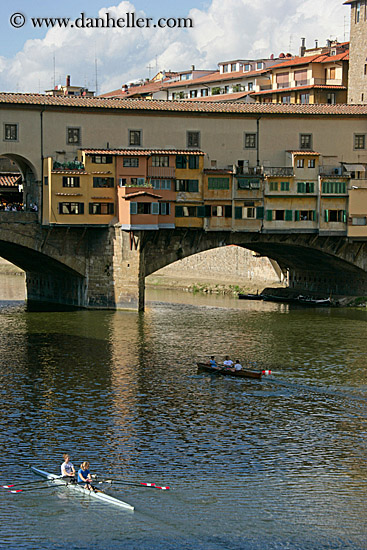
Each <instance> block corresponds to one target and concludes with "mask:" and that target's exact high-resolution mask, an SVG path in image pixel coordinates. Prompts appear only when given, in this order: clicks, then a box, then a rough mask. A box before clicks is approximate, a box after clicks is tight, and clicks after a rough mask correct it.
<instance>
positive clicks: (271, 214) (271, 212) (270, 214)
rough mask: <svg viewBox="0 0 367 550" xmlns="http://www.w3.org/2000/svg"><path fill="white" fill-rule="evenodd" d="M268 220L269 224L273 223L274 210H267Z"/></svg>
mask: <svg viewBox="0 0 367 550" xmlns="http://www.w3.org/2000/svg"><path fill="white" fill-rule="evenodd" d="M266 219H267V221H268V222H271V221H272V220H273V211H272V210H267V211H266Z"/></svg>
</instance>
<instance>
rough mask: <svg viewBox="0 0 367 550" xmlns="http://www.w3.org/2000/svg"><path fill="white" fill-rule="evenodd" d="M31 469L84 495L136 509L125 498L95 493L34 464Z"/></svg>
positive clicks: (127, 508) (128, 508)
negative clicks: (67, 481) (120, 498)
mask: <svg viewBox="0 0 367 550" xmlns="http://www.w3.org/2000/svg"><path fill="white" fill-rule="evenodd" d="M31 470H32V472H34V473H35V474H37V475H39V476H41V477H44V478H46V479H48V480H49V481H51V482H52V483H54V484H55V485H65V487H66V488H67V489H73V490H74V491H79V493H83V494H84V495H88V496H90V497H94V498H97V499H98V500H102V501H103V502H109V503H110V504H115V506H121V508H125V509H126V510H134V506H131V504H128V503H127V502H124V501H123V500H119V499H117V498H114V497H111V496H110V495H106V494H105V493H99V492H98V493H95V492H94V491H89V489H85V488H84V487H82V486H80V485H77V484H75V483H66V482H65V481H64V480H63V479H61V478H60V476H57V475H56V474H50V473H49V472H45V471H44V470H39V469H38V468H35V467H34V466H31Z"/></svg>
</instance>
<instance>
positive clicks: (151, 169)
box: [148, 166, 175, 179]
mask: <svg viewBox="0 0 367 550" xmlns="http://www.w3.org/2000/svg"><path fill="white" fill-rule="evenodd" d="M148 177H149V178H166V179H169V178H174V177H175V167H174V166H148Z"/></svg>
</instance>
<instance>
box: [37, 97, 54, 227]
mask: <svg viewBox="0 0 367 550" xmlns="http://www.w3.org/2000/svg"><path fill="white" fill-rule="evenodd" d="M45 109H46V106H45V105H42V109H41V111H40V122H41V194H40V205H39V208H38V221H40V222H41V223H42V217H43V179H44V177H43V176H44V169H43V160H44V156H43V113H44V111H45ZM50 183H51V182H49V185H50Z"/></svg>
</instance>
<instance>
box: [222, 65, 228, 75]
mask: <svg viewBox="0 0 367 550" xmlns="http://www.w3.org/2000/svg"><path fill="white" fill-rule="evenodd" d="M223 72H224V73H228V65H223Z"/></svg>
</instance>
